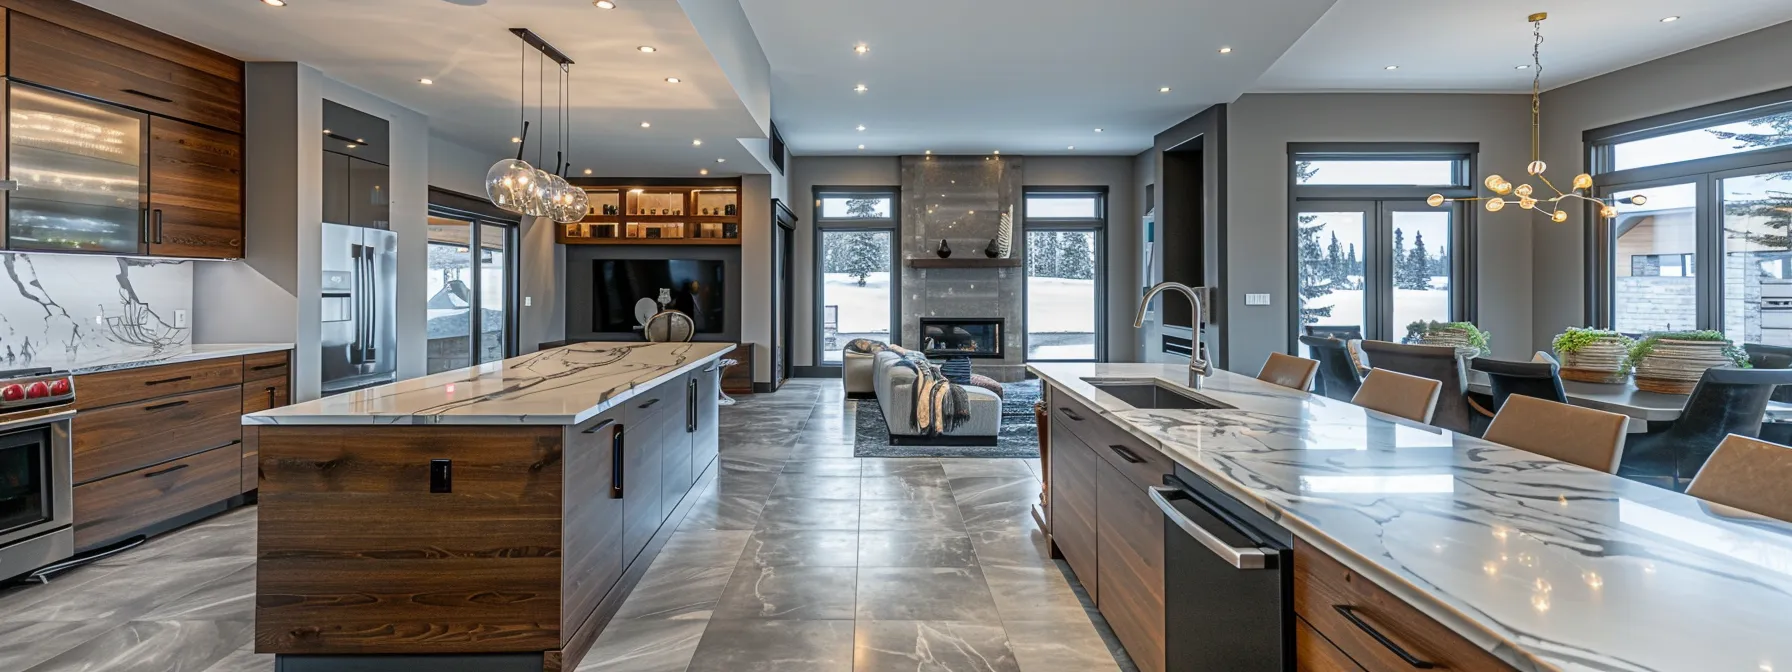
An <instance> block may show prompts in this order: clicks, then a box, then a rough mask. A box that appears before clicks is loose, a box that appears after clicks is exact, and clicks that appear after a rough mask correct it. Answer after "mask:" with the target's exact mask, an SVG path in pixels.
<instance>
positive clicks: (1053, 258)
mask: <svg viewBox="0 0 1792 672" xmlns="http://www.w3.org/2000/svg"><path fill="white" fill-rule="evenodd" d="M1059 249H1060V248H1059V247H1058V232H1056V231H1031V232H1028V233H1027V274H1028V275H1032V276H1035V277H1041V278H1056V277H1059V276H1058V252H1059Z"/></svg>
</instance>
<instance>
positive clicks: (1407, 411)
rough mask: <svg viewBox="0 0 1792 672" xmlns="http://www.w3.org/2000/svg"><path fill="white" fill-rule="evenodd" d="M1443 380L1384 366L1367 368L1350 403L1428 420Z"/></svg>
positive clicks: (1418, 420) (1408, 418) (1415, 420)
mask: <svg viewBox="0 0 1792 672" xmlns="http://www.w3.org/2000/svg"><path fill="white" fill-rule="evenodd" d="M1443 387H1444V384H1443V383H1441V382H1438V381H1436V380H1432V379H1430V378H1420V377H1418V376H1409V375H1406V374H1404V373H1399V372H1396V371H1389V370H1387V369H1370V370H1369V376H1368V377H1366V378H1364V379H1363V386H1362V388H1361V389H1358V390H1357V391H1356V396H1355V397H1352V398H1351V399H1350V403H1353V404H1356V405H1358V406H1361V407H1363V408H1367V409H1369V410H1372V411H1380V412H1382V413H1386V414H1388V415H1394V416H1399V417H1402V418H1406V419H1407V420H1412V421H1414V422H1422V423H1425V424H1431V414H1432V413H1434V412H1436V411H1437V394H1438V392H1439V391H1440V390H1442V389H1443Z"/></svg>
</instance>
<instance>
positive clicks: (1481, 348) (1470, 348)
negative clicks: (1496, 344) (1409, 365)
mask: <svg viewBox="0 0 1792 672" xmlns="http://www.w3.org/2000/svg"><path fill="white" fill-rule="evenodd" d="M1492 337H1493V334H1491V333H1488V332H1485V331H1482V330H1481V328H1480V327H1477V326H1475V325H1474V323H1472V322H1432V321H1427V320H1419V321H1417V322H1414V323H1412V324H1409V325H1406V338H1405V339H1403V342H1405V343H1414V344H1418V345H1443V346H1449V347H1452V348H1456V354H1457V355H1459V356H1462V357H1480V356H1482V355H1485V354H1487V353H1488V352H1490V351H1489V350H1488V347H1487V343H1488V340H1489V339H1490V338H1492Z"/></svg>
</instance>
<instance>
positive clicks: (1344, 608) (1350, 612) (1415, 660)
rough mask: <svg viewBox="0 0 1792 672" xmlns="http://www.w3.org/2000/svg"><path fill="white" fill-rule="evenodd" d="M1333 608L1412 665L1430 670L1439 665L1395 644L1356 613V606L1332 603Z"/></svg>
mask: <svg viewBox="0 0 1792 672" xmlns="http://www.w3.org/2000/svg"><path fill="white" fill-rule="evenodd" d="M1332 608H1333V609H1336V610H1338V615H1339V616H1343V617H1344V620H1346V621H1350V624H1351V625H1354V626H1356V627H1357V629H1359V630H1362V631H1363V632H1365V633H1368V635H1369V636H1370V637H1373V638H1374V639H1375V641H1376V643H1378V644H1381V645H1382V646H1384V647H1387V649H1388V650H1389V651H1392V652H1394V655H1396V656H1399V657H1400V660H1402V661H1405V662H1406V664H1407V665H1411V666H1413V667H1416V668H1419V669H1421V670H1429V669H1432V668H1435V667H1437V665H1436V664H1434V663H1432V662H1431V661H1428V660H1425V659H1423V658H1419V657H1417V656H1414V655H1412V654H1411V653H1408V652H1407V651H1406V649H1404V648H1401V647H1400V645H1399V644H1395V643H1394V640H1391V639H1388V636H1387V635H1384V634H1381V631H1380V630H1376V629H1375V626H1372V625H1369V623H1368V622H1367V621H1364V620H1363V619H1362V617H1361V616H1357V615H1356V607H1352V606H1350V605H1345V604H1334V605H1332Z"/></svg>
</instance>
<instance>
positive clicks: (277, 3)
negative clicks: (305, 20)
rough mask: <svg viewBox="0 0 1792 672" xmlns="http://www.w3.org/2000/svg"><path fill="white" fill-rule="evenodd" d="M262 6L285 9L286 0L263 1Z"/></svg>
mask: <svg viewBox="0 0 1792 672" xmlns="http://www.w3.org/2000/svg"><path fill="white" fill-rule="evenodd" d="M261 4H264V5H267V6H269V7H285V6H286V0H261Z"/></svg>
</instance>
